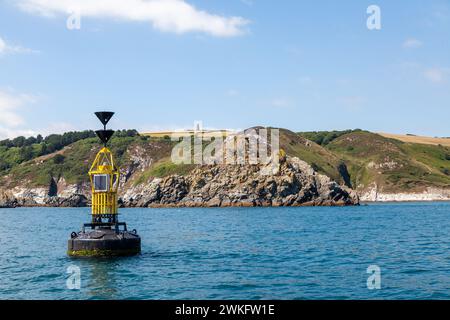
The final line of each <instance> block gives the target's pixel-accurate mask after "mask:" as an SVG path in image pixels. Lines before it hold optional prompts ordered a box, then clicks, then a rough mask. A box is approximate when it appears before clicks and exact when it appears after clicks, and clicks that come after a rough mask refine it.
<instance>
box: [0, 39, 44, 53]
mask: <svg viewBox="0 0 450 320" xmlns="http://www.w3.org/2000/svg"><path fill="white" fill-rule="evenodd" d="M38 52H39V51H37V50H32V49H28V48H25V47H21V46H16V45H11V44H9V43H7V42H6V41H5V40H4V39H2V38H1V37H0V55H2V54H5V53H38Z"/></svg>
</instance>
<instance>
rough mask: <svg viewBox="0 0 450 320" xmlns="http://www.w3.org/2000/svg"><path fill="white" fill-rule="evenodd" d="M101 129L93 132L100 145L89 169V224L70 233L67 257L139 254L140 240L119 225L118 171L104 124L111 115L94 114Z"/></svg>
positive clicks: (123, 223)
mask: <svg viewBox="0 0 450 320" xmlns="http://www.w3.org/2000/svg"><path fill="white" fill-rule="evenodd" d="M95 115H96V116H97V117H98V118H99V120H100V121H101V122H102V124H103V130H98V131H96V134H97V136H98V137H99V138H100V140H101V141H102V142H103V148H102V149H101V150H100V151H99V152H98V154H97V156H96V157H95V160H94V162H93V164H92V166H91V169H90V170H89V178H90V182H91V192H92V209H91V215H92V221H91V223H85V224H84V225H83V228H82V230H81V231H80V232H78V233H76V232H72V234H71V236H70V239H69V241H68V251H67V253H68V255H69V256H73V257H95V256H129V255H136V254H139V253H140V252H141V238H140V237H139V235H138V234H137V232H136V230H133V231H131V232H130V231H128V230H127V224H126V223H125V222H119V219H118V206H117V192H118V189H119V178H120V170H119V168H118V167H117V166H116V164H115V162H114V157H113V154H112V152H111V150H109V149H108V148H107V144H108V141H109V140H110V139H111V137H112V136H113V134H114V131H113V130H107V129H106V125H107V124H108V122H109V120H111V118H112V116H113V115H114V112H108V111H103V112H96V113H95Z"/></svg>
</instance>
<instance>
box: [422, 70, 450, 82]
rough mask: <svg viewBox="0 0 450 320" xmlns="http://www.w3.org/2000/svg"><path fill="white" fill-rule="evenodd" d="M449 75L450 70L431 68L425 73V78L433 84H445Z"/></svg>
mask: <svg viewBox="0 0 450 320" xmlns="http://www.w3.org/2000/svg"><path fill="white" fill-rule="evenodd" d="M449 75H450V69H449V68H429V69H426V70H425V71H424V76H425V78H426V79H427V80H429V81H431V82H433V83H443V82H445V81H446V80H447V77H448V76H449Z"/></svg>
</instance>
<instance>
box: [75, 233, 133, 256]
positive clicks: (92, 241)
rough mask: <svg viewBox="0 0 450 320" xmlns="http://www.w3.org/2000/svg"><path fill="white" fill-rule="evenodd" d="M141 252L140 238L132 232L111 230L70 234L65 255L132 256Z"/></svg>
mask: <svg viewBox="0 0 450 320" xmlns="http://www.w3.org/2000/svg"><path fill="white" fill-rule="evenodd" d="M140 252H141V238H140V237H139V236H138V235H137V234H136V233H134V232H128V231H120V232H118V233H117V232H116V231H115V230H113V229H105V230H102V229H100V230H98V229H97V230H92V231H89V232H80V233H78V234H72V237H71V239H69V241H68V249H67V254H68V255H69V256H71V257H110V256H133V255H137V254H139V253H140Z"/></svg>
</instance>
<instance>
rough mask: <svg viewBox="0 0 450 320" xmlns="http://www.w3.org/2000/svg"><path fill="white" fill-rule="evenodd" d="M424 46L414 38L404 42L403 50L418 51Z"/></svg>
mask: <svg viewBox="0 0 450 320" xmlns="http://www.w3.org/2000/svg"><path fill="white" fill-rule="evenodd" d="M422 46H423V42H422V41H420V40H417V39H414V38H410V39H406V40H405V41H404V42H403V48H406V49H417V48H420V47H422Z"/></svg>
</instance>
